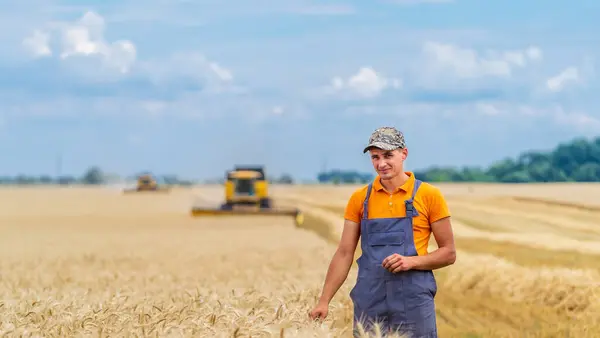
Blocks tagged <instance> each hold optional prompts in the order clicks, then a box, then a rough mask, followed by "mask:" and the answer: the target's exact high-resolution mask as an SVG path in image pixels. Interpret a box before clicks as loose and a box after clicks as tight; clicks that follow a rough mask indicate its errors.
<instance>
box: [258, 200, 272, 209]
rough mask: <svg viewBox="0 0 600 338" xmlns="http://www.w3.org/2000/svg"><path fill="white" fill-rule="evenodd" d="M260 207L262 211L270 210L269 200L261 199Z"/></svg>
mask: <svg viewBox="0 0 600 338" xmlns="http://www.w3.org/2000/svg"><path fill="white" fill-rule="evenodd" d="M260 207H261V208H262V209H270V208H271V200H270V199H269V198H263V199H261V200H260Z"/></svg>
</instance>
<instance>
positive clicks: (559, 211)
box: [464, 197, 600, 224]
mask: <svg viewBox="0 0 600 338" xmlns="http://www.w3.org/2000/svg"><path fill="white" fill-rule="evenodd" d="M464 202H468V203H475V204H487V205H493V206H496V207H499V208H503V209H510V210H519V211H523V212H530V213H535V214H543V215H546V216H557V217H559V218H568V219H570V220H572V221H573V222H576V221H582V222H587V223H592V224H595V222H596V220H597V219H598V218H600V210H599V211H589V210H585V209H581V208H569V207H564V206H557V205H553V204H545V203H539V202H536V200H535V199H534V200H533V201H532V199H528V198H523V199H522V198H521V197H518V198H512V197H493V198H489V199H486V200H481V199H479V200H471V201H469V200H464ZM594 208H595V207H594ZM598 209H600V207H598Z"/></svg>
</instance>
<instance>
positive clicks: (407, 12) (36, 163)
mask: <svg viewBox="0 0 600 338" xmlns="http://www.w3.org/2000/svg"><path fill="white" fill-rule="evenodd" d="M223 3H225V2H223V1H216V0H204V1H203V0H198V1H193V0H187V1H185V0H180V1H165V0H145V1H140V0H125V1H114V0H105V1H84V0H81V1H74V0H71V1H59V0H44V1H41V0H22V1H19V2H14V3H12V4H9V2H8V1H4V2H1V3H0V25H2V27H1V28H2V29H0V42H1V43H2V45H3V46H4V48H3V53H2V54H1V55H0V74H2V76H1V77H0V98H1V100H0V151H1V153H2V157H3V158H2V161H1V162H2V164H3V165H2V167H1V168H0V175H3V174H8V175H14V174H17V173H25V174H35V175H38V174H43V173H49V174H54V173H55V167H56V157H57V155H58V154H62V158H63V165H62V168H63V173H68V174H75V175H79V174H81V173H82V172H83V171H84V170H85V169H86V168H87V167H88V166H89V165H92V164H97V165H100V166H101V167H102V168H104V169H105V170H106V171H109V172H114V173H119V174H123V175H129V174H132V173H135V172H138V171H140V170H151V171H153V172H155V173H157V174H166V173H176V174H179V175H181V176H184V177H193V178H208V177H221V176H222V174H223V171H224V170H226V169H228V168H229V167H231V166H233V165H235V164H243V163H252V164H254V163H258V164H264V165H266V168H267V171H268V172H269V173H271V174H274V175H278V174H281V173H283V172H288V173H291V174H292V175H294V176H295V177H297V178H314V177H315V175H316V172H317V171H319V170H320V169H321V168H322V167H323V166H324V165H326V167H327V168H330V169H331V168H342V169H350V168H356V169H359V170H371V167H370V161H369V159H368V155H365V154H363V153H362V148H363V146H364V145H365V144H366V142H367V140H368V137H369V135H370V133H371V132H372V131H373V130H374V129H375V128H377V127H379V126H383V125H393V126H395V127H397V128H399V129H401V130H402V131H403V132H404V133H405V134H406V138H407V143H408V147H409V158H408V161H407V169H408V170H416V169H421V168H425V167H429V166H433V165H484V166H485V165H489V164H490V163H492V162H493V161H495V160H499V159H501V158H504V157H506V156H516V155H517V154H519V153H520V152H522V151H525V150H529V149H551V148H553V147H554V146H555V145H556V144H558V143H559V142H564V141H568V140H570V139H572V138H575V137H580V136H584V137H594V136H600V110H599V109H598V108H599V106H600V104H599V103H598V100H594V99H593V93H594V92H598V89H600V88H599V86H598V82H597V79H596V78H597V75H596V72H597V71H596V68H597V64H598V61H597V59H598V57H599V56H600V43H599V42H600V37H598V35H597V34H596V33H595V32H597V31H598V30H599V29H600V20H598V19H600V15H598V14H597V13H600V3H598V2H593V1H589V0H582V1H579V2H577V3H578V5H574V3H573V2H566V1H550V0H549V1H544V2H542V1H514V0H507V1H502V2H500V1H497V2H482V1H475V0H454V1H452V0H429V1H427V0H373V1H360V2H359V1H344V0H337V1H333V0H331V1H320V2H317V1H316V0H287V1H274V0H255V1H249V0H230V1H227V2H226V3H227V4H228V5H229V7H226V6H225V5H223ZM484 4H485V5H484Z"/></svg>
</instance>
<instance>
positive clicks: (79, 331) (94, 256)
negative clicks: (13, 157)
mask: <svg viewBox="0 0 600 338" xmlns="http://www.w3.org/2000/svg"><path fill="white" fill-rule="evenodd" d="M438 186H439V187H440V188H441V189H442V191H443V192H444V194H445V195H446V196H447V198H448V201H449V205H450V208H451V211H452V213H453V226H454V231H455V236H456V244H457V248H458V257H457V262H456V264H455V265H453V266H451V267H448V268H444V269H442V270H439V271H436V278H437V280H438V290H439V291H438V295H437V297H436V304H437V314H438V316H437V317H438V324H439V332H440V337H598V336H600V278H599V277H600V226H599V225H598V220H599V219H600V185H597V184H568V185H567V184H563V185H554V184H548V185H490V184H488V185H482V184H479V185H475V184H474V185H467V184H439V185H438ZM356 188H357V186H343V187H342V186H340V187H330V186H275V187H272V192H273V195H274V196H275V198H276V201H277V203H278V204H280V205H290V206H291V205H296V206H299V207H301V208H302V209H303V210H304V211H305V212H306V223H305V225H304V226H303V228H300V229H298V228H295V227H294V225H293V222H292V221H291V220H289V219H287V218H284V217H282V218H273V217H269V218H265V217H258V216H256V217H234V218H223V217H221V218H192V217H190V216H189V208H190V207H191V205H192V204H193V203H202V204H212V205H216V204H217V203H219V202H220V201H221V199H222V189H221V188H220V187H219V186H198V187H194V188H192V189H183V188H182V189H175V190H173V191H172V192H171V193H169V194H152V193H143V194H131V195H122V194H121V192H120V190H119V189H118V187H117V188H115V187H99V188H89V187H69V188H56V187H47V188H46V187H22V188H21V187H4V188H1V189H0V203H1V204H2V208H0V318H2V322H1V324H0V334H2V335H3V336H9V337H12V336H27V337H56V336H60V337H65V336H69V337H79V336H92V337H104V336H111V337H122V336H149V337H182V336H186V337H189V336H194V337H282V336H283V337H347V336H351V330H352V324H351V323H352V322H351V318H352V311H351V302H350V299H349V297H348V293H349V291H350V289H351V287H352V286H353V283H354V281H355V276H356V269H355V268H353V269H352V270H351V272H350V275H349V278H348V280H347V281H346V283H345V284H344V285H343V286H342V288H341V289H340V291H339V292H338V294H337V295H336V297H335V298H334V300H333V301H332V304H331V308H330V314H329V316H328V318H327V319H326V320H325V321H323V322H310V321H309V320H308V311H309V310H310V309H311V307H312V306H314V304H315V302H316V301H317V298H318V296H319V293H320V291H321V286H322V283H323V279H324V277H325V273H326V270H327V266H328V264H329V260H330V258H331V255H332V254H333V252H334V251H335V243H336V240H337V239H338V238H339V235H340V229H341V225H342V222H343V220H342V213H343V208H344V205H345V203H346V200H347V198H348V197H349V195H350V193H351V192H352V191H353V190H354V189H356ZM430 249H431V250H434V249H435V241H434V240H433V239H432V244H431V248H430Z"/></svg>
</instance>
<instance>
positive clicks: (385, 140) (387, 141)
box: [363, 127, 406, 154]
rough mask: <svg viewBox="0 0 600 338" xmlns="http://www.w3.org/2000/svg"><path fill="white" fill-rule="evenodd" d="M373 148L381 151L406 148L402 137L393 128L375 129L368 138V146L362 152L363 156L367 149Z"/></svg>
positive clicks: (400, 133)
mask: <svg viewBox="0 0 600 338" xmlns="http://www.w3.org/2000/svg"><path fill="white" fill-rule="evenodd" d="M371 147H375V148H379V149H383V150H395V149H399V148H400V149H402V148H404V147H406V144H405V142H404V135H403V134H402V132H400V131H399V130H397V129H396V128H394V127H381V128H377V129H376V130H375V131H374V132H373V134H371V137H370V138H369V145H367V146H366V147H365V149H364V150H363V154H364V153H366V152H367V151H369V148H371Z"/></svg>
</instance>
